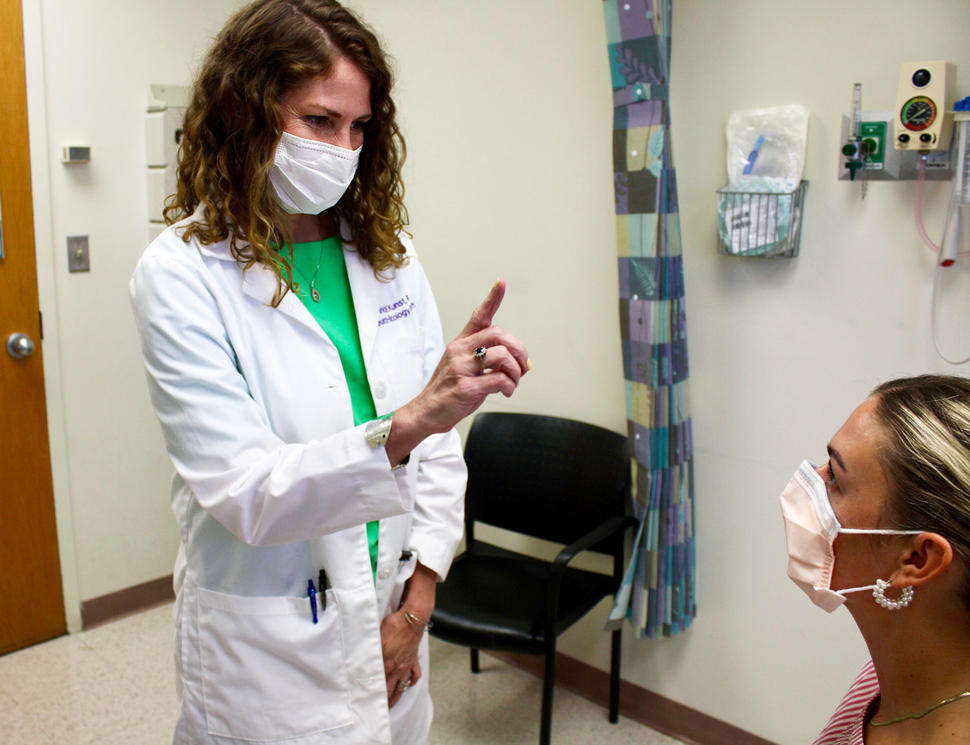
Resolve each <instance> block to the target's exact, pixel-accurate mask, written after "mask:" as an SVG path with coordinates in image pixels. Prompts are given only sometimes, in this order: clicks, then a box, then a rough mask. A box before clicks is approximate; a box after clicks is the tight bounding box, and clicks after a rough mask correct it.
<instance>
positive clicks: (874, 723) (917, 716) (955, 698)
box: [869, 690, 970, 727]
mask: <svg viewBox="0 0 970 745" xmlns="http://www.w3.org/2000/svg"><path fill="white" fill-rule="evenodd" d="M967 696H970V690H967V691H964V692H963V693H958V694H957V695H956V696H950V698H945V699H943V700H942V701H937V702H936V703H935V704H933V705H932V706H931V707H930V708H929V709H927V710H926V711H924V712H923V713H921V714H907V715H906V716H903V717H896V718H895V719H890V720H888V721H885V722H877V721H875V720H874V719H870V720H869V724H871V725H872V726H873V727H888V726H889V725H890V724H896V723H897V722H905V721H906V720H907V719H922V718H923V717H925V716H926V715H927V714H929V713H930V712H931V711H936V710H937V709H939V708H940V707H941V706H946V705H947V704H952V703H953V702H954V701H959V700H960V699H961V698H966V697H967Z"/></svg>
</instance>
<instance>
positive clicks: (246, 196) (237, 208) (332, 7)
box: [165, 0, 407, 306]
mask: <svg viewBox="0 0 970 745" xmlns="http://www.w3.org/2000/svg"><path fill="white" fill-rule="evenodd" d="M339 57H345V58H347V59H349V60H350V61H351V62H353V63H354V64H355V65H357V67H359V68H360V70H361V71H362V72H363V73H364V74H365V75H366V76H367V78H368V79H369V80H370V99H371V100H370V103H371V110H372V116H371V118H370V120H369V121H367V122H366V124H365V125H364V143H365V146H364V147H363V149H362V150H361V154H360V161H359V163H358V166H357V174H356V176H355V178H354V180H353V182H352V183H351V185H350V187H349V188H348V189H347V191H346V193H345V194H344V195H343V197H341V199H340V201H339V202H338V203H337V206H336V210H337V212H338V213H339V215H340V216H341V217H342V218H343V220H344V221H346V223H347V225H348V226H349V229H350V235H349V238H350V240H351V241H352V242H353V243H354V246H355V248H356V250H357V251H358V252H359V253H360V255H361V256H362V257H363V258H364V259H365V260H367V261H368V262H369V263H370V264H371V266H372V267H373V268H374V274H375V275H376V276H377V277H378V278H381V276H382V275H384V274H386V273H387V272H388V270H391V269H394V268H399V267H401V266H403V265H404V263H405V262H406V257H405V255H404V254H405V249H404V246H403V245H402V244H401V241H400V239H399V237H398V236H399V234H400V233H401V232H403V231H404V228H405V225H407V210H406V209H405V207H404V201H403V198H404V184H403V181H402V180H401V166H402V165H403V163H404V158H405V154H406V148H405V145H404V138H403V137H402V136H401V132H400V130H399V129H398V126H397V123H396V122H395V107H394V102H393V101H392V100H391V96H390V91H391V86H392V82H393V79H392V75H391V71H390V67H389V65H388V63H387V59H386V57H385V55H384V52H383V51H382V50H381V46H380V43H379V42H378V40H377V37H376V35H375V34H374V32H373V31H372V30H371V29H369V28H368V27H366V26H365V25H364V24H363V23H362V22H361V21H360V19H358V18H357V17H356V16H355V15H354V14H353V13H351V12H350V11H349V10H347V9H346V8H344V7H343V6H342V5H340V4H339V3H338V2H335V0H256V2H254V3H252V4H250V5H248V6H246V7H244V8H243V9H242V10H240V11H238V12H237V13H236V14H235V15H234V16H233V17H232V18H231V19H230V20H229V22H228V23H227V24H226V25H225V27H224V28H223V29H222V31H221V32H220V33H219V35H218V36H217V37H216V39H215V42H214V43H213V45H212V48H211V49H210V50H209V53H208V54H207V56H206V58H205V60H204V61H203V64H202V68H201V70H200V72H199V75H198V77H197V79H196V81H195V85H194V87H193V91H192V99H191V102H190V103H189V106H188V109H187V110H186V112H185V121H184V124H183V133H182V139H181V144H180V146H179V164H178V172H177V180H178V191H177V192H176V193H175V194H173V195H172V196H170V197H169V198H168V199H167V200H166V207H165V220H166V222H167V223H168V224H172V223H174V222H177V221H179V220H181V219H184V218H186V217H188V216H190V215H192V214H193V213H194V212H195V211H196V209H197V208H198V207H199V206H200V205H201V206H202V215H203V220H202V221H196V222H191V223H189V225H187V226H186V228H185V230H184V232H183V234H182V237H183V239H184V240H185V241H186V242H187V241H189V240H191V239H193V238H195V239H196V240H198V241H199V242H200V243H202V244H211V243H216V242H219V241H222V240H226V239H227V238H228V239H229V241H230V242H229V246H230V251H231V253H232V256H233V257H234V258H235V259H236V261H238V262H239V263H240V264H241V265H242V266H243V268H244V269H248V268H249V267H251V266H252V265H253V264H255V263H260V264H263V265H264V266H266V267H267V268H269V269H270V270H271V271H273V272H274V273H275V274H276V277H277V283H278V284H277V289H276V293H275V294H274V297H273V301H272V304H273V305H274V306H275V305H278V304H279V302H280V300H281V299H282V297H283V296H284V295H285V294H286V292H287V291H289V290H290V289H292V286H291V284H290V282H289V280H288V279H287V277H289V276H291V275H292V271H291V267H292V259H291V256H290V255H289V254H290V253H291V252H290V251H284V250H278V249H277V248H274V247H281V246H290V245H291V243H292V241H291V236H290V234H289V229H288V227H287V225H288V223H287V220H286V213H285V211H284V210H283V208H282V206H281V205H280V203H279V200H278V198H277V196H276V192H275V190H274V188H273V185H272V183H271V181H270V171H271V169H272V167H273V159H274V156H275V153H276V146H277V143H278V142H279V137H280V132H281V130H282V128H283V115H282V112H281V109H280V106H279V100H280V97H281V96H283V95H284V94H285V93H286V92H288V91H290V90H292V89H293V88H294V87H296V86H299V85H300V84H301V83H303V82H305V81H306V80H308V79H310V78H312V77H315V76H317V75H326V74H328V73H329V72H330V70H331V68H332V66H333V64H334V62H335V60H336V59H338V58H339Z"/></svg>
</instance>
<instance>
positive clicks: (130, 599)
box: [81, 574, 175, 629]
mask: <svg viewBox="0 0 970 745" xmlns="http://www.w3.org/2000/svg"><path fill="white" fill-rule="evenodd" d="M174 599H175V591H174V590H173V589H172V575H171V574H170V575H168V576H167V577H159V578H158V579H154V580H152V581H151V582H143V583H142V584H140V585H135V586H134V587H126V588H125V589H124V590H118V592H112V593H109V594H107V595H102V596H101V597H98V598H91V600H83V601H81V628H82V629H90V628H92V627H94V626H99V625H101V624H102V623H107V622H108V621H114V620H115V619H117V618H121V617H122V616H128V615H131V614H132V613H137V612H138V611H141V610H146V609H147V608H151V607H153V606H156V605H161V604H162V603H167V602H170V601H172V600H174Z"/></svg>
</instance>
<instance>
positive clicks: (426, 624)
mask: <svg viewBox="0 0 970 745" xmlns="http://www.w3.org/2000/svg"><path fill="white" fill-rule="evenodd" d="M404 620H405V621H407V622H408V624H409V625H410V626H413V627H414V628H416V629H425V630H426V629H430V628H431V627H432V626H434V622H433V621H430V620H429V621H422V620H421V619H420V618H418V617H417V616H416V615H414V614H413V613H412V612H411V611H409V610H406V611H404Z"/></svg>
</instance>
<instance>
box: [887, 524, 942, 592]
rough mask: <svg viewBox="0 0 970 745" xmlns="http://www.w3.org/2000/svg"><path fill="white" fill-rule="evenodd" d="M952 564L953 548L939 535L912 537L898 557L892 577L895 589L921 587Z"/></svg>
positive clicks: (924, 534)
mask: <svg viewBox="0 0 970 745" xmlns="http://www.w3.org/2000/svg"><path fill="white" fill-rule="evenodd" d="M952 563H953V546H951V545H950V542H949V541H948V540H947V539H946V538H944V537H943V536H941V535H940V534H939V533H920V534H919V535H915V536H913V537H912V542H910V543H907V545H906V548H905V550H904V551H903V552H902V553H901V554H900V556H899V566H898V567H897V569H896V571H895V572H894V573H893V575H892V583H893V585H894V586H896V587H903V586H904V585H921V584H923V583H924V582H929V581H930V580H931V579H933V578H934V577H937V576H939V575H940V574H941V573H943V572H944V571H945V570H946V569H947V567H949V566H950V564H952Z"/></svg>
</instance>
